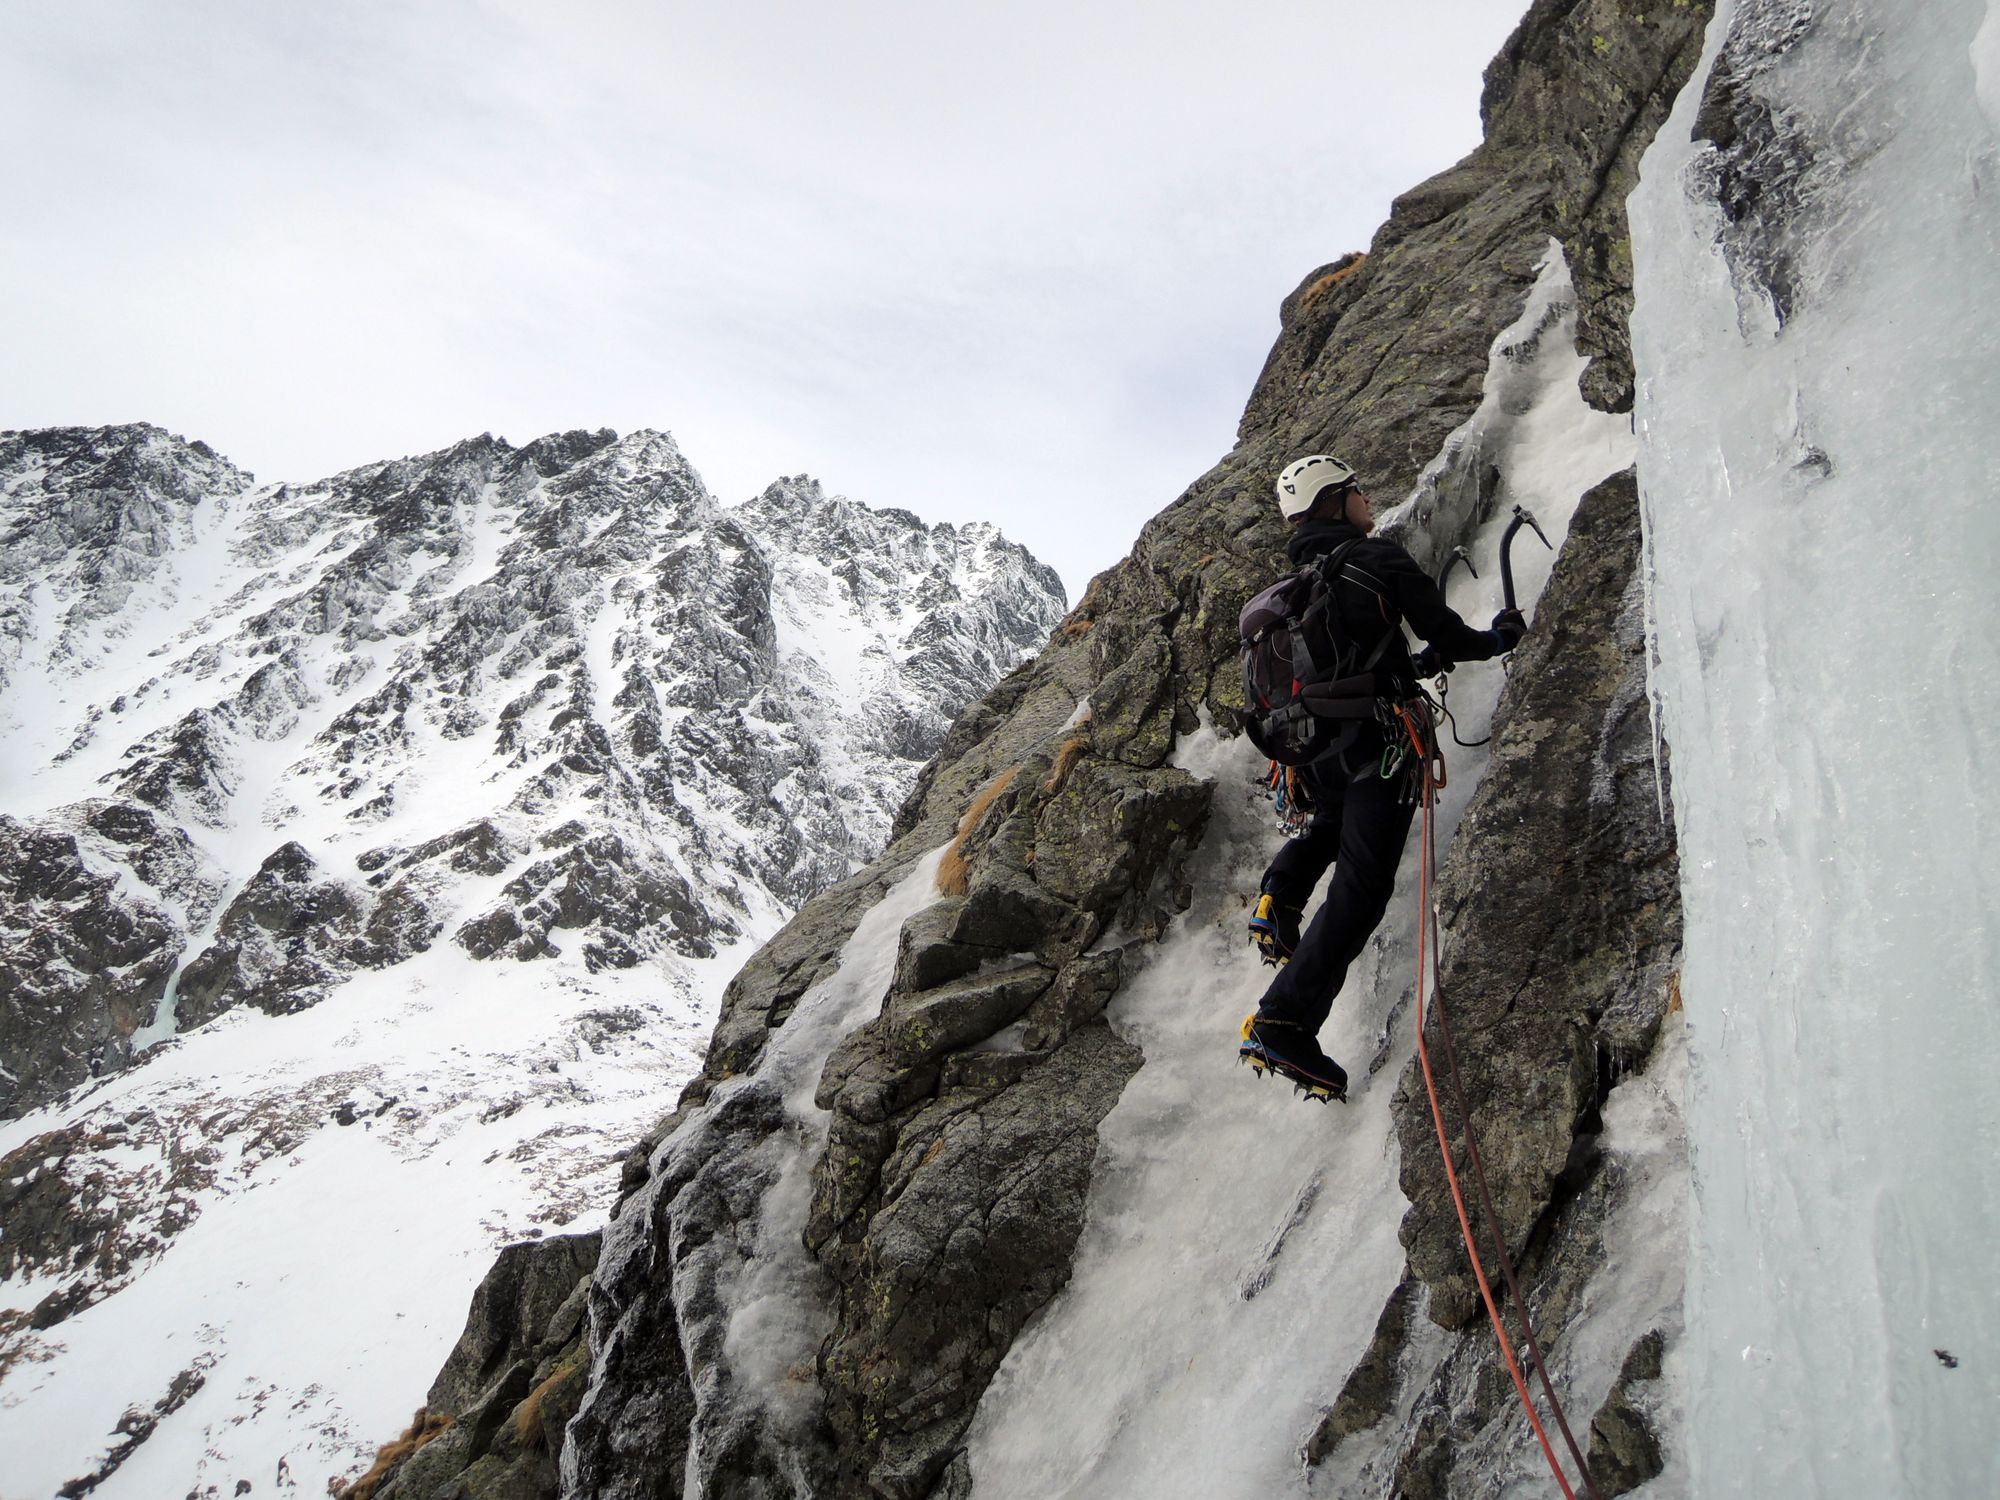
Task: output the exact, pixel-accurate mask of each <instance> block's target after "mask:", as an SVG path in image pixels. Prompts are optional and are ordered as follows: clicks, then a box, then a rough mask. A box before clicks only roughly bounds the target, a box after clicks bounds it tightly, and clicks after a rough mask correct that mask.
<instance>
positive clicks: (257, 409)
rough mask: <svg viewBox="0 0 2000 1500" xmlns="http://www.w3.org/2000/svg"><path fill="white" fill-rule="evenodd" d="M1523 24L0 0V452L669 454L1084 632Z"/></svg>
mask: <svg viewBox="0 0 2000 1500" xmlns="http://www.w3.org/2000/svg"><path fill="white" fill-rule="evenodd" d="M1520 8H1521V6H1520V4H1519V0H1514V3H1509V0H1405V3H1404V4H1402V5H1398V6H1389V5H1385V4H1383V3H1382V0H1366V3H1359V0H1316V3H1259V0H1238V3H1236V4H1233V5H1229V6H1223V5H1220V4H1213V3H1206V4H1197V3H1191V0H1190V3H1182V0H1149V3H1143V4H1142V3H1125V0H1117V3H1091V0H1067V3H1053V0H1050V3H1043V0H1020V3H1012V4H1007V5H993V4H989V5H976V4H973V5H967V4H959V5H952V4H944V3H938V0H928V3H914V0H913V3H900V0H897V3H885V0H860V3H855V4H848V5H828V4H823V3H822V4H805V3H798V0H734V3H729V4H723V3H708V4H683V3H654V4H640V3H611V0H569V3H566V4H563V5H555V4H547V3H541V4H537V3H530V0H436V3H417V4H412V3H407V0H394V3H390V0H340V3H337V4H310V5H308V4H274V3H265V0H259V3H250V0H175V3H172V4H159V3H157V0H152V3H147V0H0V17H4V21H5V28H6V32H5V35H6V40H5V45H4V47H0V139H4V142H5V145H4V147H0V326H3V327H4V334H0V427H39V426H49V425H55V424H61V423H78V424H89V425H96V424H101V423H110V422H126V421H140V420H143V421H151V422H157V423H159V424H161V425H162V426H165V427H168V428H170V429H172V430H173V431H176V432H179V433H181V434H183V435H185V436H187V437H189V438H195V437H200V438H205V439H207V440H208V441H209V442H210V443H211V444H213V445H214V446H215V447H216V448H218V449H219V450H220V451H222V452H223V453H224V454H226V455H228V456H229V457H230V458H232V459H233V460H235V461H236V462H237V463H238V464H239V465H241V466H243V467H245V468H248V469H251V470H254V471H255V472H256V473H257V475H258V476H259V478H261V479H265V480H278V479H285V480H293V481H297V480H305V479H313V478H318V477H321V476H323V475H326V474H330V473H333V472H335V471H337V470H340V469H343V468H349V467H352V466H354V465H356V464H361V463H366V462H369V461H371V460H375V459H381V458H392V457H398V456H401V455H403V454H408V453H421V452H427V451H430V450H433V449H437V448H441V447H445V446H448V445H449V444H451V443H453V442H455V441H457V440H459V439H460V438H463V437H468V436H471V435H474V434H477V433H480V432H487V431H490V432H494V433H497V434H499V435H501V436H504V437H506V438H507V439H509V440H510V441H512V442H515V443H524V442H527V441H528V440H529V439H531V438H533V437H535V436H537V435H539V434H541V433H543V432H547V431H552V430H556V429H560V428H568V427H602V426H610V427H615V428H617V429H619V430H620V431H621V432H626V431H631V430H633V429H635V428H640V427H656V428H664V429H666V430H668V431H671V432H672V433H673V434H674V435H675V437H676V438H677V439H678V440H679V442H680V445H681V447H682V449H683V450H684V451H685V452H686V453H687V455H688V457H689V458H690V459H691V460H692V462H693V463H694V465H695V467H696V468H697V469H698V470H700V471H701V473H702V475H703V477H704V478H705V479H706V480H707V482H708V485H709V487H710V489H711V490H713V491H714V492H715V494H716V495H717V497H718V498H720V499H722V500H724V501H728V502H734V501H738V500H742V499H745V498H747V497H748V496H750V495H751V494H754V493H755V492H756V491H758V490H760V489H762V488H763V486H764V485H765V484H767V483H768V482H770V480H772V479H773V478H775V477H777V476H778V475H780V474H797V473H810V474H812V475H814V476H816V477H817V478H819V479H820V480H822V481H823V482H824V483H825V484H826V485H827V486H828V487H829V488H830V489H832V490H834V491H837V492H839V493H843V494H846V495H849V496H851V497H852V498H854V499H857V500H862V501H866V502H867V503H869V504H873V505H899V506H903V507H905V508H907V509H910V510H913V511H916V512H917V513H918V514H920V515H922V516H924V517H926V518H927V519H930V520H952V521H963V520H973V519H989V520H994V521H997V522H999V523H1000V524H1001V525H1002V526H1003V527H1005V528H1006V530H1007V532H1008V534H1009V535H1011V536H1013V537H1015V538H1017V539H1018V540H1020V541H1022V542H1025V543H1026V544H1027V545H1028V546H1029V547H1030V548H1031V549H1033V550H1034V551H1035V552H1036V553H1037V554H1038V555H1039V556H1041V557H1042V558H1043V559H1045V560H1046V561H1048V562H1051V563H1053V564H1054V565H1055V566H1056V567H1057V568H1058V569H1059V570H1060V571H1061V572H1062V574H1063V577H1064V581H1065V582H1066V583H1067V585H1068V586H1069V589H1070V594H1071V597H1072V599H1074V598H1075V597H1076V596H1077V595H1078V594H1079V593H1080V592H1081V591H1082V588H1083V585H1084V584H1085V583H1086V582H1087V581H1088V579H1089V577H1090V575H1091V574H1093V573H1094V572H1096V571H1097V570H1099V569H1101V568H1104V567H1107V566H1109V565H1110V564H1111V563H1112V562H1114V561H1115V560H1116V559H1117V558H1118V557H1120V556H1121V555H1123V553H1124V552H1125V551H1126V550H1127V549H1128V548H1129V546H1130V544H1131V541H1132V538H1133V536H1134V535H1135V534H1136V532H1137V531H1138V528H1139V527H1140V525H1141V524H1142V523H1143V522H1144V521H1145V520H1146V518H1147V517H1149V516H1151V515H1152V514H1153V513H1154V512H1156V511H1158V510H1159V509H1160V508H1161V507H1163V506H1164V505H1166V504H1167V503H1169V502H1170V501H1172V500H1173V499H1174V497H1175V496H1176V495H1177V494H1179V493H1180V491H1181V490H1182V489H1183V488H1185V487H1186V485H1187V484H1188V483H1189V482H1190V481H1192V480H1193V479H1194V478H1196V477H1197V476H1198V475H1199V474H1200V473H1201V472H1202V471H1203V470H1204V469H1206V468H1207V467H1208V466H1209V465H1210V464H1211V463H1213V462H1214V461H1215V460H1216V459H1217V458H1219V457H1221V456H1222V455H1223V454H1224V453H1225V452H1227V451H1228V449H1229V447H1230V445H1231V443H1232V442H1233V440H1234V435H1235V425H1236V420H1237V418H1238V416H1239V415H1241V412H1242V408H1243V403H1244V400H1245V398H1246V397H1247V396H1248V395H1249V390H1250V384H1251V381H1252V380H1253V379H1254V377H1255V375H1256V372H1257V370H1258V369H1259V367H1260V366H1261V365H1262V362H1263V359H1264V356H1265V354H1266V353H1267V352H1268V351H1269V348H1270V345H1271V342H1272V340H1273V338H1274V337H1275V336H1276V333H1277V308H1278V303H1279V300H1280V299H1281V298H1282V297H1283V296H1284V295H1285V294H1286V293H1287V292H1289V291H1290V290H1291V289H1292V288H1293V287H1294V286H1295V285H1296V284H1297V283H1298V281H1299V280H1300V278H1302V277H1303V276H1304V275H1305V273H1306V272H1308V271H1309V270H1311V269H1312V268H1313V267H1314V266H1316V265H1318V264H1320V263H1321V262H1324V261H1327V260H1331V259H1333V258H1334V257H1335V256H1336V255H1339V254H1340V253H1342V252H1343V251H1346V250H1351V249H1358V248H1362V247H1363V246H1365V245H1366V243H1367V241H1368V239H1369V237H1370V235H1371V234H1372V233H1373V231H1374V229H1375V227H1376V225H1377V224H1379V223H1380V222H1381V220H1382V218H1383V217H1384V215H1385V214H1386V213H1387V210H1388V206H1389V200H1390V199H1391V198H1392V197H1393V196H1394V195H1395V194H1396V193H1399V192H1401V191H1403V190H1404V189H1406V188H1409V187H1411V186H1414V185H1415V184H1416V183H1417V182H1418V181H1420V180H1421V179H1423V178H1424V177H1426V176H1428V175H1430V174H1431V173H1432V172H1435V171H1437V170H1439V169H1441V168H1443V167H1445V166H1447V165H1449V164H1450V163H1451V162H1453V161H1455V160H1456V159H1457V158H1458V157H1460V156H1461V155H1463V154H1464V153H1465V152H1466V151H1468V150H1470V149H1471V148H1472V146H1473V145H1474V144H1475V143H1476V142H1477V139H1478V131H1479V122H1478V98H1479V84H1480V74H1481V71H1482V70H1483V68H1484V67H1485V64H1486V62H1487V60H1488V59H1489V58H1490V57H1491V56H1492V54H1493V53H1494V52H1495V51H1496V50H1497V49H1498V47H1499V45H1500V43H1501V42H1502V41H1503V40H1504V39H1505V37H1506V35H1507V33H1508V32H1509V31H1510V30H1511V29H1512V26H1513V23H1514V21H1515V20H1516V19H1517V18H1518V14H1519V10H1520Z"/></svg>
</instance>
